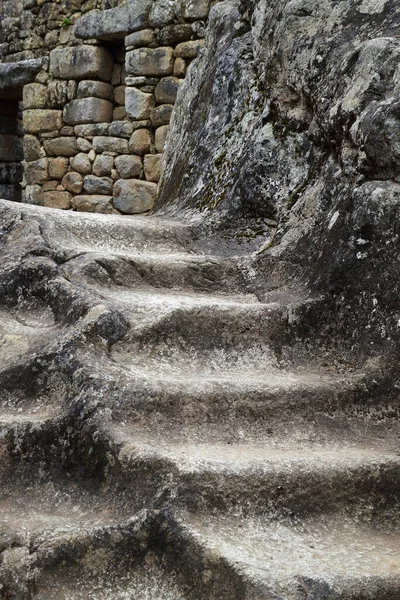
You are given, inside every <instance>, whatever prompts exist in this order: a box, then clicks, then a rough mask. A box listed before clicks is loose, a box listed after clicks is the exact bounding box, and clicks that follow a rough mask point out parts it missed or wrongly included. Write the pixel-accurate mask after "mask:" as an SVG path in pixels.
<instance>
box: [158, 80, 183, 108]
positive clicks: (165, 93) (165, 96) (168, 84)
mask: <svg viewBox="0 0 400 600" xmlns="http://www.w3.org/2000/svg"><path fill="white" fill-rule="evenodd" d="M181 84H182V80H181V79H178V78H177V77H164V79H161V81H160V83H159V84H158V85H157V87H156V90H155V97H156V101H157V102H158V104H175V101H176V96H177V93H178V90H179V87H180V85H181Z"/></svg>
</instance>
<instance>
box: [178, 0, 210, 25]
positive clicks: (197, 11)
mask: <svg viewBox="0 0 400 600" xmlns="http://www.w3.org/2000/svg"><path fill="white" fill-rule="evenodd" d="M210 6H211V0H183V17H184V19H186V20H187V21H199V20H202V19H207V17H208V13H209V12H210Z"/></svg>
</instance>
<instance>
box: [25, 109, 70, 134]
mask: <svg viewBox="0 0 400 600" xmlns="http://www.w3.org/2000/svg"><path fill="white" fill-rule="evenodd" d="M62 125H63V122H62V113H61V110H43V109H33V110H24V112H23V126H24V130H25V133H46V132H48V131H57V130H58V129H61V127H62Z"/></svg>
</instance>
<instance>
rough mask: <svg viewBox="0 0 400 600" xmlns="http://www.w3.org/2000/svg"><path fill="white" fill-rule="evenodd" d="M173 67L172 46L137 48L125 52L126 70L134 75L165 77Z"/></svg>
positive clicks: (170, 72)
mask: <svg viewBox="0 0 400 600" xmlns="http://www.w3.org/2000/svg"><path fill="white" fill-rule="evenodd" d="M173 68H174V53H173V50H172V48H168V47H165V48H138V49H137V50H132V52H127V54H126V70H127V71H128V73H131V74H132V75H135V76H141V75H144V76H146V77H165V76H166V75H171V74H172V71H173Z"/></svg>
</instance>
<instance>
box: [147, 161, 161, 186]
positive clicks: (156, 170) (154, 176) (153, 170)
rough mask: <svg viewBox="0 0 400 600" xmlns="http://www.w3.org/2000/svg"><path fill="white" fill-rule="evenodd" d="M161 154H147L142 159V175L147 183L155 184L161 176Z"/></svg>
mask: <svg viewBox="0 0 400 600" xmlns="http://www.w3.org/2000/svg"><path fill="white" fill-rule="evenodd" d="M161 159H162V154H148V155H147V156H145V157H144V174H145V177H146V180H147V181H153V182H155V183H157V182H158V181H159V180H160V175H161Z"/></svg>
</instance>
